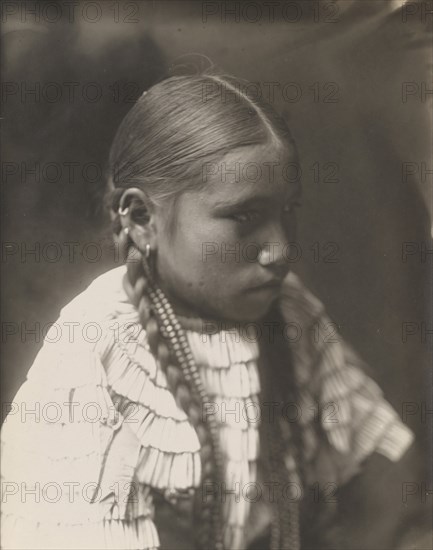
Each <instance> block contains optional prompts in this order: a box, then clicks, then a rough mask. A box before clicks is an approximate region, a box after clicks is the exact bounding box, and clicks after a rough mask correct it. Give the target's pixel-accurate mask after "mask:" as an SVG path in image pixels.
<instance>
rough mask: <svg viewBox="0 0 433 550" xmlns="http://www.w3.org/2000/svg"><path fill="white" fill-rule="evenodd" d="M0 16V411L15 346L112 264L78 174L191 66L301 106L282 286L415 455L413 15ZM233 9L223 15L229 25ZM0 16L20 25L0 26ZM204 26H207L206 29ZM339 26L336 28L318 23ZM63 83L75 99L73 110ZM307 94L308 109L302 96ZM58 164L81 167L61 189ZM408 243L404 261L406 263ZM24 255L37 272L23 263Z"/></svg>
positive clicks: (101, 222)
mask: <svg viewBox="0 0 433 550" xmlns="http://www.w3.org/2000/svg"><path fill="white" fill-rule="evenodd" d="M3 4H4V5H3V10H4V11H3V21H4V22H3V26H2V29H3V54H2V56H3V58H2V67H3V71H2V72H3V82H4V84H3V92H7V93H4V94H3V97H2V111H3V114H2V117H3V121H2V122H3V178H2V179H3V185H2V213H3V216H2V235H3V236H2V321H3V323H2V378H3V385H2V386H3V397H2V402H5V401H10V400H12V399H13V396H14V394H15V392H16V391H17V389H18V387H19V385H20V384H21V383H22V382H23V380H24V379H25V375H26V372H27V370H28V368H29V367H30V365H31V363H32V361H33V359H34V357H35V355H36V353H37V351H38V349H39V348H40V346H41V343H42V339H40V340H39V338H38V337H35V336H34V335H31V334H27V335H26V334H25V329H26V328H32V327H33V328H34V327H35V325H36V324H37V323H39V327H40V330H38V326H37V325H36V327H37V332H38V333H40V332H41V330H42V327H43V326H44V325H45V324H46V323H49V322H53V321H55V320H56V318H57V316H58V313H59V310H60V308H61V307H62V306H63V305H65V304H66V303H67V302H69V301H70V299H72V297H74V296H75V295H76V294H78V293H79V292H80V291H82V290H83V289H84V288H85V287H86V286H87V285H88V284H89V283H90V282H91V281H92V279H93V278H94V277H95V276H97V275H99V274H100V273H103V272H104V271H106V270H107V269H109V268H111V267H114V266H115V265H118V264H117V263H116V260H115V257H114V251H113V248H112V245H111V244H110V243H111V234H110V228H109V220H108V217H107V215H106V214H104V211H103V209H102V201H101V196H102V192H103V188H104V185H105V182H104V178H103V177H102V176H101V177H96V178H95V177H94V174H95V172H92V171H91V170H90V171H89V172H88V173H87V176H86V175H85V176H83V174H82V169H83V166H84V165H86V164H87V163H96V164H97V165H98V166H99V167H101V174H102V171H103V169H104V167H105V164H106V159H107V155H108V150H109V146H110V143H111V140H112V138H113V135H114V132H115V130H116V128H117V126H118V124H119V123H120V121H121V120H122V118H123V116H124V115H125V114H126V112H127V111H128V110H129V109H130V107H131V105H132V103H131V102H130V101H132V100H134V99H136V97H137V96H138V94H139V93H141V91H142V90H144V89H146V88H148V87H149V86H150V85H152V83H153V82H155V81H156V80H157V79H158V78H160V77H161V76H162V75H163V74H165V73H167V71H170V67H171V65H172V63H173V62H174V61H176V58H178V57H179V56H180V55H183V54H190V53H198V54H204V55H206V56H209V57H210V59H211V60H212V61H213V62H214V63H216V64H217V65H219V66H220V67H221V68H222V69H224V70H225V71H226V72H228V73H232V74H234V75H237V76H239V77H242V78H246V79H248V80H251V81H254V82H261V83H264V82H279V83H280V84H281V86H283V85H284V84H286V83H288V82H295V83H297V85H298V86H299V87H300V90H301V92H302V95H301V97H300V98H299V100H298V101H293V102H288V101H284V99H283V97H282V95H281V93H276V95H275V104H276V107H277V109H278V110H280V111H282V112H284V113H285V115H286V116H287V118H288V120H289V124H290V127H291V129H292V133H293V135H294V137H295V139H296V141H297V144H298V147H299V152H300V156H301V163H302V173H303V184H304V200H303V204H304V206H303V209H302V211H301V213H300V228H299V239H300V242H301V245H302V251H303V255H302V259H301V260H300V261H299V262H297V263H295V264H294V269H295V271H297V272H298V273H300V274H301V275H302V276H303V278H304V279H305V281H306V282H307V284H308V285H309V286H310V287H311V289H312V290H313V291H314V292H315V293H317V294H318V296H319V297H320V298H321V299H322V301H324V303H325V305H326V307H327V309H328V311H329V314H330V315H331V317H332V318H333V319H334V320H335V321H336V322H338V323H339V325H340V328H341V332H342V334H343V336H344V337H345V338H346V339H348V340H349V341H350V342H351V343H352V344H353V346H354V347H355V348H356V349H357V350H358V352H359V353H360V355H361V356H362V357H363V358H364V359H365V360H366V361H367V363H369V364H370V365H371V367H372V369H373V374H374V376H375V378H376V379H377V380H378V381H379V382H380V384H381V386H382V388H383V389H384V392H385V394H386V397H387V398H388V399H389V400H390V402H391V403H392V404H393V405H394V407H396V409H397V410H398V411H399V412H401V411H402V406H403V403H405V402H413V403H415V405H414V406H413V408H412V411H414V414H412V415H410V416H408V417H407V419H406V418H404V420H406V421H407V423H408V424H409V425H410V426H411V428H412V429H414V430H415V432H416V433H417V435H418V438H419V441H420V443H421V444H422V445H423V446H424V448H425V449H426V448H427V441H428V438H427V433H428V432H427V431H426V428H427V425H426V423H425V417H423V415H422V413H421V411H422V406H427V409H428V408H431V407H430V405H429V400H430V397H429V395H428V393H429V392H428V388H429V386H431V374H430V355H429V353H430V350H431V339H432V336H431V335H428V334H427V335H424V336H425V337H423V332H422V323H424V327H425V328H427V329H431V328H432V322H431V321H432V320H431V304H432V293H431V273H432V271H431V258H430V259H429V257H428V256H427V257H426V258H425V257H423V256H422V255H421V254H420V253H418V252H417V251H419V250H421V247H422V246H423V245H424V246H425V247H427V249H428V248H431V246H432V243H431V237H430V221H429V211H430V212H431V200H432V199H431V196H432V195H431V189H432V175H431V174H421V172H420V169H421V163H422V162H424V163H425V166H426V168H427V169H432V162H431V158H430V152H431V150H432V141H431V112H432V109H431V105H432V101H431V95H430V96H429V95H422V94H421V90H422V83H423V82H424V83H426V87H427V88H430V89H431V88H432V83H431V81H430V79H431V77H430V76H429V74H430V71H431V67H432V58H431V34H429V33H428V31H427V29H428V26H429V24H431V15H430V16H429V15H428V14H426V13H425V4H426V3H422V2H421V3H415V2H413V3H411V7H410V9H409V10H408V8H406V11H405V12H404V11H402V9H401V8H399V5H400V4H401V3H400V2H394V1H392V0H385V1H382V0H374V1H363V0H357V1H352V0H348V1H337V2H326V1H322V0H320V2H319V3H317V2H312V1H305V2H303V1H300V2H297V3H295V2H291V3H290V4H291V5H292V7H291V9H290V11H288V12H287V13H288V18H289V19H291V20H292V21H293V20H294V19H296V18H298V21H296V22H289V21H287V20H285V19H284V17H281V16H280V15H279V14H281V8H278V7H277V8H276V11H275V14H276V16H275V21H274V22H272V21H270V20H269V17H268V16H267V15H266V14H267V13H268V11H266V9H264V10H263V13H264V15H263V17H262V18H261V19H260V20H259V21H257V22H255V23H252V22H248V21H246V20H245V18H243V17H242V12H241V18H240V21H239V22H236V20H235V16H234V15H230V14H229V13H228V14H226V18H225V20H224V17H223V16H222V13H223V9H224V6H226V7H227V6H228V5H229V3H228V2H225V3H224V2H222V3H217V2H212V3H207V4H206V3H202V2H184V1H183V2H170V1H162V2H132V3H129V4H128V2H114V3H112V2H105V3H104V2H102V3H101V2H100V3H96V4H98V6H99V9H100V10H101V12H102V16H101V18H100V19H99V20H97V21H95V22H93V23H92V22H91V21H90V20H92V19H95V17H97V12H96V11H94V9H93V8H92V7H89V6H87V8H86V4H87V5H88V4H89V3H88V2H87V3H86V2H80V3H79V5H78V7H77V8H76V13H75V20H74V21H72V20H71V17H70V16H69V15H68V11H67V9H66V7H65V6H64V5H63V6H62V2H59V3H57V4H58V5H59V6H60V8H61V9H62V12H63V14H62V16H61V17H60V18H59V20H58V21H55V22H50V21H49V19H51V20H53V19H55V18H56V17H57V15H56V13H57V12H56V11H55V10H54V8H53V6H51V7H49V6H48V4H51V5H52V4H55V3H54V2H49V3H46V2H39V5H40V6H44V5H45V8H46V10H47V11H46V12H45V17H44V16H43V15H42V16H41V17H40V20H39V21H36V20H35V16H32V15H31V13H30V12H31V10H30V11H29V10H27V12H26V9H27V8H29V7H30V8H31V7H32V6H34V4H35V3H34V2H15V3H14V2H4V3H3ZM93 4H95V2H94V3H93ZM236 4H237V5H239V3H237V2H231V3H230V5H231V7H232V8H233V9H236ZM255 4H256V5H258V4H259V3H258V2H255ZM283 4H284V3H282V2H281V3H280V5H283ZM329 4H332V6H334V7H332V8H331V9H332V11H329V10H330V8H329ZM5 5H7V6H8V8H7V9H8V10H9V11H12V10H13V9H14V5H17V6H18V10H16V11H15V13H14V14H12V15H8V13H9V12H6V8H5ZM23 6H24V8H23ZM112 6H117V8H116V9H118V14H116V12H115V11H113V10H114V8H113V7H112ZM209 6H210V7H209ZM215 6H216V8H215ZM293 6H294V7H293ZM326 6H328V7H326ZM295 8H296V10H297V11H294V10H295ZM39 9H40V8H39ZM83 9H88V12H86V13H87V15H88V17H85V16H83V14H82V10H83ZM203 9H207V10H210V9H216V10H217V13H216V14H215V15H209V16H208V18H207V20H206V19H205V18H204V16H203ZM423 9H424V11H423ZM23 10H24V11H23ZM315 10H316V11H315ZM317 10H318V11H317ZM334 13H336V17H335V18H336V20H335V21H334V22H328V20H329V19H331V18H334V17H332V15H331V14H334ZM42 14H43V12H42ZM95 14H96V16H95ZM252 14H253V12H252V11H251V12H250V17H253V15H252ZM314 14H316V15H314ZM53 82H54V83H58V84H59V85H60V86H61V87H62V90H63V92H62V94H63V95H62V97H61V98H57V99H55V100H52V99H53V97H54V98H55V90H54V88H50V89H48V88H45V92H46V93H43V87H44V86H47V84H48V83H53ZM66 82H76V83H78V86H77V87H76V88H75V90H76V92H75V93H74V96H73V98H72V100H70V99H69V98H68V95H67V92H66V91H65V90H66V89H67V88H66V87H65V85H64V83H66ZM92 82H95V83H98V84H99V86H100V89H101V90H102V95H101V97H100V99H99V100H97V101H94V102H91V101H89V100H86V99H84V98H83V96H82V90H83V87H84V88H85V87H86V86H87V90H88V92H89V94H90V95H89V97H90V96H91V97H93V96H94V90H93V91H92V90H91V89H90V88H89V87H88V83H92ZM330 82H332V83H334V85H333V86H334V89H335V85H336V86H338V93H337V95H336V96H335V97H336V98H337V101H336V102H325V101H324V100H325V99H326V97H328V98H329V96H327V94H326V93H324V92H327V91H329V88H326V85H327V84H328V83H330ZM404 82H410V83H415V88H412V90H413V89H415V90H416V92H414V93H413V94H412V95H410V96H408V97H407V98H406V101H403V98H402V86H403V85H404ZM116 83H117V84H116ZM314 83H318V86H319V91H320V96H319V100H318V101H314V99H313V92H312V91H311V89H310V86H313V85H314ZM6 85H8V86H9V87H6V88H5V86H6ZM15 85H17V86H18V88H15V87H14V86H15ZM35 85H36V86H39V87H40V90H41V96H40V98H38V97H35V96H34V95H33V96H32V95H31V94H27V95H25V94H24V96H22V90H23V89H24V90H25V89H29V88H31V87H32V86H33V87H34V86H35ZM416 86H418V88H416ZM50 90H51V92H50ZM50 98H51V100H50ZM68 162H76V163H79V166H78V167H77V168H74V174H73V177H72V178H71V177H70V176H69V173H68V170H67V167H66V165H65V163H68ZM330 162H331V163H336V166H337V173H336V174H334V178H330V175H331V170H330V168H329V165H328V166H327V165H326V163H330ZM5 163H15V164H7V165H5ZM22 163H24V166H23V165H22ZM35 163H39V165H40V171H41V177H40V179H39V181H38V180H37V178H36V177H35V176H34V175H32V174H27V175H26V174H25V166H27V167H28V168H31V167H34V165H35ZM47 163H57V166H59V167H60V169H61V175H60V176H57V175H56V172H55V171H53V170H55V169H54V168H52V169H50V171H47V170H46V169H47ZM315 163H318V165H317V164H316V166H319V168H320V173H319V178H318V181H317V179H316V180H315V178H314V177H313V165H315ZM403 163H414V164H412V165H411V166H412V167H415V168H414V171H416V170H418V173H416V174H414V176H413V177H408V178H403V177H402V166H403ZM43 167H45V174H48V179H51V180H52V181H51V182H50V181H47V177H44V169H43ZM11 171H12V172H13V171H15V173H11ZM326 176H328V177H326ZM332 179H334V181H330V180H332ZM90 180H95V181H90ZM68 241H69V242H71V241H72V242H76V243H78V245H77V247H76V252H75V254H74V255H73V257H72V260H73V261H72V262H70V261H69V257H68V253H67V248H66V247H65V246H64V245H63V243H65V242H68ZM53 242H54V243H58V246H60V250H61V256H60V257H57V259H56V248H53V246H52V245H48V243H53ZM315 242H318V243H320V256H319V258H318V259H319V261H315V259H316V260H317V258H315V257H314V254H313V251H312V250H310V247H311V246H312V245H313V243H315ZM407 242H410V243H413V244H411V245H410V246H411V251H415V252H417V253H414V254H413V255H410V256H408V257H407V258H406V260H407V261H405V262H404V261H402V247H404V246H405V245H404V243H407ZM8 243H9V244H8ZM37 243H39V247H40V250H41V253H40V257H39V258H38V257H37V256H35V255H31V254H27V256H26V255H25V254H24V257H23V256H22V254H23V253H25V251H26V250H30V249H31V248H34V246H35V245H36V246H38V245H37ZM87 243H97V244H98V246H99V247H100V258H98V259H97V261H94V262H92V261H90V259H91V258H93V257H95V251H96V248H95V247H94V246H93V245H88V244H87ZM327 243H336V245H337V246H338V248H339V252H338V254H337V256H336V258H337V260H338V261H337V262H335V263H329V262H327V261H325V260H326V259H327V258H328V259H329V257H328V256H327V254H326V252H329V250H330V249H324V248H323V247H324V246H325V245H326V244H327ZM7 246H9V247H12V248H7ZM44 246H45V248H44ZM86 246H87V247H88V248H86ZM89 246H90V247H89ZM92 246H93V248H92ZM8 251H9V254H8ZM83 251H84V252H83ZM81 252H83V254H81ZM49 258H54V260H53V261H49ZM404 323H414V324H413V325H411V328H412V329H413V330H414V332H415V331H416V332H415V334H413V335H411V336H408V338H407V341H403V338H402V327H403V324H404ZM10 330H13V331H15V330H16V333H15V334H9V333H8V331H10ZM38 340H39V341H38ZM416 407H419V409H418V410H416Z"/></svg>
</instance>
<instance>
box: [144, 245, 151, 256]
mask: <svg viewBox="0 0 433 550" xmlns="http://www.w3.org/2000/svg"><path fill="white" fill-rule="evenodd" d="M150 253H151V249H150V244H149V243H147V244H146V251H145V256H146V260H148V259H149V258H150Z"/></svg>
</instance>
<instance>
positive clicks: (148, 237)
mask: <svg viewBox="0 0 433 550" xmlns="http://www.w3.org/2000/svg"><path fill="white" fill-rule="evenodd" d="M119 216H120V223H121V224H122V228H123V229H126V230H127V232H128V235H129V237H130V238H131V240H132V241H133V242H134V244H135V246H136V247H137V248H138V250H139V251H140V252H142V253H143V254H145V253H146V246H147V245H150V249H151V250H152V251H154V250H156V243H157V238H156V224H155V210H154V207H153V205H152V203H151V202H150V201H149V199H148V197H147V196H146V194H145V193H144V192H143V191H142V190H141V189H139V188H138V187H130V188H128V189H126V190H125V192H124V193H123V195H122V197H121V199H120V203H119Z"/></svg>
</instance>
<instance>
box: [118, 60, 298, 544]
mask: <svg viewBox="0 0 433 550" xmlns="http://www.w3.org/2000/svg"><path fill="white" fill-rule="evenodd" d="M248 86H249V83H248V82H246V81H242V80H239V79H236V78H234V77H232V76H229V75H223V74H221V73H217V72H214V71H213V70H211V71H209V70H208V71H204V72H201V73H200V74H193V75H180V76H171V77H169V78H166V79H165V80H162V81H160V82H159V83H157V84H155V85H154V86H152V87H151V88H150V89H149V90H148V91H147V92H145V93H144V94H143V95H142V96H141V97H140V98H139V100H138V101H137V103H136V104H135V105H134V106H133V108H132V109H131V110H130V111H129V113H128V114H127V115H126V117H125V118H124V120H123V121H122V123H121V125H120V127H119V129H118V131H117V134H116V136H115V139H114V142H113V145H112V148H111V151H110V158H109V181H110V185H111V188H112V189H113V187H114V190H112V193H111V208H112V219H113V230H114V233H115V235H117V236H118V240H119V244H120V246H121V248H123V249H124V252H125V256H127V254H128V250H129V251H130V250H131V248H133V247H134V245H133V243H132V241H131V240H130V238H129V236H128V235H127V233H126V232H125V231H122V230H121V223H120V219H119V214H118V210H119V206H120V202H121V197H122V195H123V193H124V191H125V190H126V189H128V188H129V187H138V188H140V189H141V190H142V191H143V192H144V194H145V196H146V198H147V200H148V201H149V202H150V203H152V204H154V205H159V206H162V205H163V206H165V207H166V208H167V210H166V211H167V224H168V226H169V227H173V220H174V219H175V204H176V200H177V198H178V197H179V196H180V195H181V194H182V193H184V192H185V191H188V190H193V189H197V190H198V189H200V188H202V187H203V186H204V185H206V182H204V181H203V178H202V167H203V165H204V163H205V162H218V161H219V160H220V159H221V158H223V157H224V155H226V154H227V153H229V152H232V151H233V150H234V149H237V148H240V147H248V146H255V145H265V144H269V143H274V144H275V145H276V146H283V147H287V148H288V149H290V151H291V152H292V153H294V154H295V155H296V147H295V144H294V142H293V139H292V137H291V135H290V132H289V130H288V128H287V125H286V123H285V121H284V119H283V118H282V117H281V116H280V115H278V114H277V112H276V111H275V110H274V109H273V107H272V106H271V105H269V104H268V103H266V102H265V101H263V100H262V99H261V98H260V97H256V98H251V97H249V95H248V93H247V91H248ZM143 213H144V215H145V211H144V210H143ZM138 215H139V214H138ZM143 221H144V219H143ZM125 285H126V286H125V288H128V291H129V294H130V296H131V299H132V301H133V303H134V304H135V306H136V308H137V310H138V312H139V318H140V322H141V324H142V326H143V328H144V330H145V331H146V334H147V338H148V342H149V347H150V349H151V351H152V353H153V354H154V356H155V358H156V360H157V362H158V363H159V364H160V366H161V368H162V370H163V371H164V372H165V374H166V376H167V383H168V386H169V388H170V390H171V391H172V393H173V395H174V397H175V399H176V402H177V403H178V405H179V406H180V407H182V409H183V410H185V412H186V413H187V415H188V418H189V420H190V422H191V423H192V425H193V426H194V427H195V429H196V431H197V434H198V437H199V441H200V447H201V460H202V471H203V479H204V480H206V477H208V478H210V479H213V480H215V478H216V479H217V480H218V479H220V478H218V475H219V476H221V475H222V466H221V463H220V462H221V461H220V460H219V454H218V446H219V444H218V438H217V430H216V428H215V426H214V425H213V424H212V418H211V417H210V418H207V419H206V421H205V420H204V419H203V418H202V414H201V411H202V402H203V400H204V399H206V393H205V391H204V389H203V387H202V385H201V384H200V380H199V378H200V377H199V376H198V375H197V372H198V371H197V369H196V367H195V366H194V362H193V358H192V355H191V353H190V351H189V349H188V346H187V344H186V342H185V338H184V335H183V333H182V330H181V328H180V326H178V325H177V324H176V320H175V317H174V315H173V311H172V310H171V307H170V305H169V303H168V301H167V300H166V299H165V297H164V295H163V294H162V291H161V290H160V289H159V288H158V284H157V281H154V280H153V279H152V270H151V269H150V267H149V265H148V261H147V260H146V258H144V257H142V261H141V262H137V261H135V262H131V261H127V278H126V280H125ZM210 506H211V507H212V506H213V509H212V510H213V511H212V510H209V509H207V507H206V505H205V503H200V507H201V508H202V510H201V511H200V512H199V513H200V514H201V516H202V519H203V521H201V522H200V523H199V524H198V525H200V529H199V533H198V544H199V546H200V547H202V548H223V545H222V540H221V537H220V536H219V535H218V529H219V530H221V518H220V517H219V516H218V512H215V505H212V504H211V505H210ZM211 513H212V517H209V516H210V515H211ZM205 519H206V520H208V519H209V521H204V520H205ZM212 527H213V533H212V532H211V528H212ZM279 536H280V535H279V534H278V536H277V538H279ZM279 542H280V541H274V545H276V546H277V547H279V546H278V544H279Z"/></svg>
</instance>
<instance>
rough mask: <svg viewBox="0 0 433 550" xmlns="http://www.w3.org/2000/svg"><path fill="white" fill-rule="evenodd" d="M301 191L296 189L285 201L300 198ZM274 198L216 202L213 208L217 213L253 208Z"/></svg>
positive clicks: (256, 197)
mask: <svg viewBox="0 0 433 550" xmlns="http://www.w3.org/2000/svg"><path fill="white" fill-rule="evenodd" d="M301 195H302V191H301V190H300V189H296V191H295V192H294V193H292V194H291V195H290V196H289V197H286V199H285V200H287V201H297V200H299V199H300V198H301ZM273 199H274V197H273V196H272V195H264V194H263V195H256V196H254V197H247V198H245V199H240V200H239V201H237V202H236V201H218V202H216V203H215V204H214V208H215V209H216V210H218V211H226V210H232V209H235V208H238V209H241V208H248V207H251V206H254V205H256V204H258V203H264V202H265V203H270V202H272V200H273Z"/></svg>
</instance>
